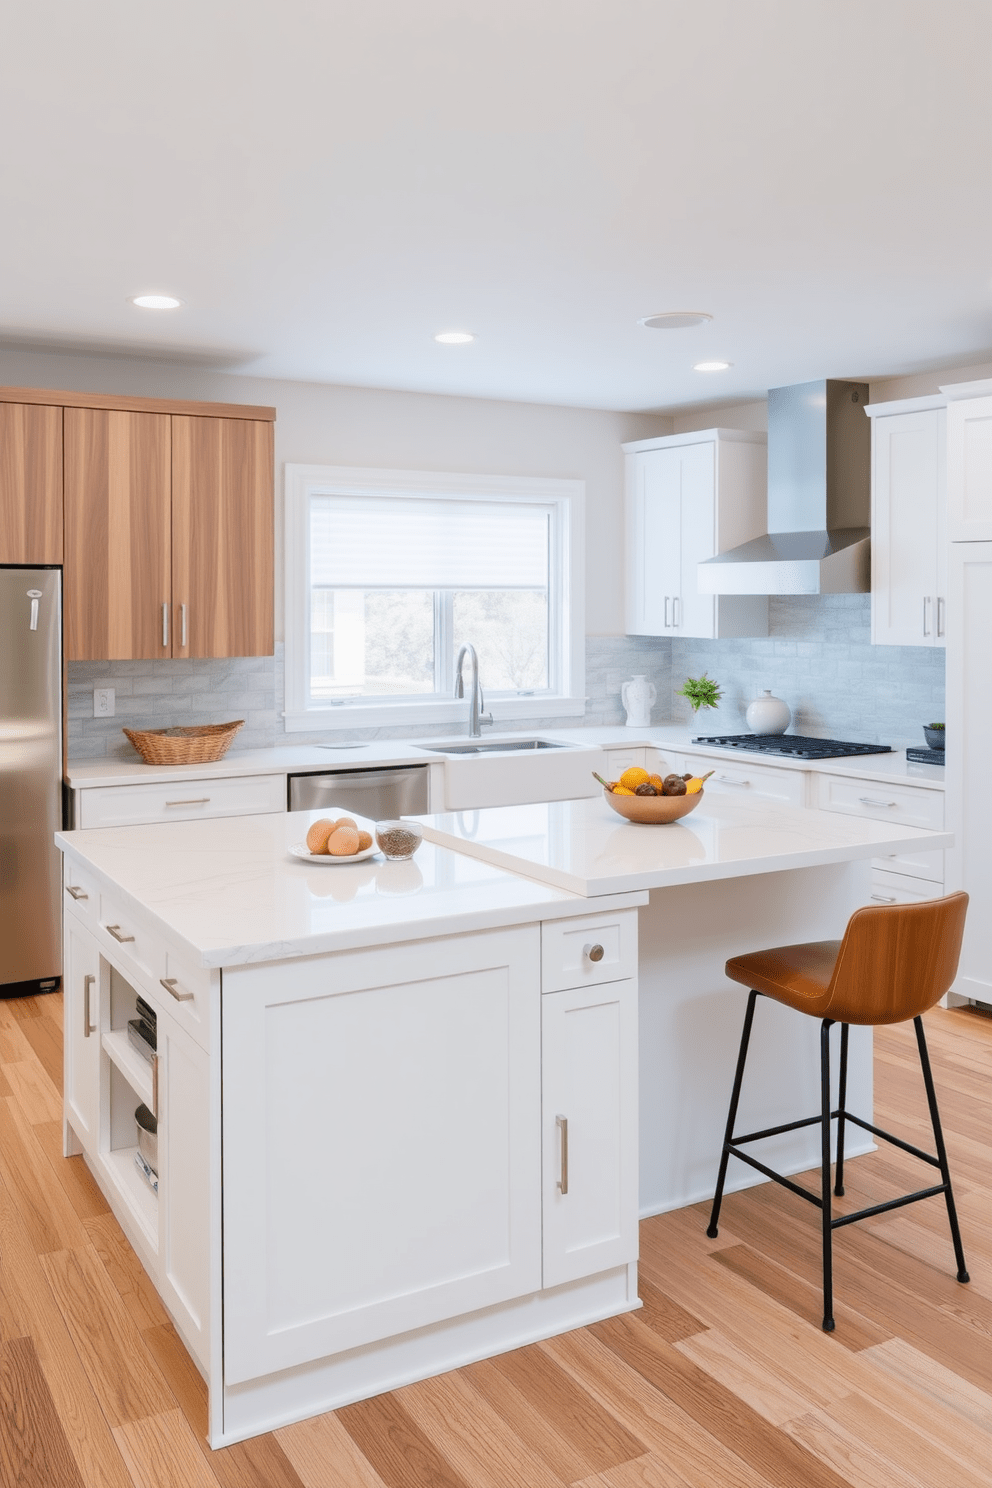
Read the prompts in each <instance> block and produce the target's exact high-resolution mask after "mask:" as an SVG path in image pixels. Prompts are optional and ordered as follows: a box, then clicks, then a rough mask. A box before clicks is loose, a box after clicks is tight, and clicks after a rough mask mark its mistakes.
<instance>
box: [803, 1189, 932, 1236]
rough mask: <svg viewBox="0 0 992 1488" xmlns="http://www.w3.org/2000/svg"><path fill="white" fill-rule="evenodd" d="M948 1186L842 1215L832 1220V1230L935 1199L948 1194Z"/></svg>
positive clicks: (889, 1200) (921, 1191)
mask: <svg viewBox="0 0 992 1488" xmlns="http://www.w3.org/2000/svg"><path fill="white" fill-rule="evenodd" d="M947 1189H948V1185H947V1184H946V1183H938V1184H937V1185H936V1187H935V1188H921V1189H919V1190H918V1191H917V1192H916V1193H911V1194H903V1195H902V1197H901V1198H898V1199H887V1200H886V1201H885V1203H884V1204H873V1205H872V1206H871V1208H870V1209H859V1210H858V1212H857V1213H856V1214H842V1215H840V1216H839V1218H837V1219H834V1220H831V1222H830V1223H831V1228H832V1229H834V1230H836V1229H838V1228H839V1227H840V1226H841V1225H849V1224H853V1223H854V1221H855V1220H856V1219H871V1217H872V1216H873V1215H875V1214H885V1213H886V1211H887V1210H889V1209H901V1208H902V1207H903V1205H904V1204H915V1203H916V1201H917V1200H918V1199H933V1198H936V1196H937V1195H938V1194H946V1193H947Z"/></svg>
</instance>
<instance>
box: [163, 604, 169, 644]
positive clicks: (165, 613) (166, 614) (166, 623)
mask: <svg viewBox="0 0 992 1488" xmlns="http://www.w3.org/2000/svg"><path fill="white" fill-rule="evenodd" d="M168 644H169V606H168V605H167V604H165V603H164V602H163V604H162V645H163V646H167V645H168Z"/></svg>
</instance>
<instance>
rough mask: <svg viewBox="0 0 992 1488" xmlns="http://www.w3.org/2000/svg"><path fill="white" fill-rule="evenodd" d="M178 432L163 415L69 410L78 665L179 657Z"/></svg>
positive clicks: (71, 655) (71, 610)
mask: <svg viewBox="0 0 992 1488" xmlns="http://www.w3.org/2000/svg"><path fill="white" fill-rule="evenodd" d="M171 423H172V420H171V419H170V417H169V415H168V414H160V413H126V412H120V411H116V410H105V409H96V408H67V409H66V410H65V538H66V541H65V549H66V561H65V611H66V620H67V627H66V628H67V645H66V654H67V657H68V659H69V660H70V661H103V660H129V659H132V658H133V659H138V658H151V659H153V658H157V657H168V656H172V655H173V654H174V653H173V649H172V623H171V622H172V616H171V599H172V593H171V590H172V574H171V568H172V510H171V508H172V454H171ZM175 654H179V653H175Z"/></svg>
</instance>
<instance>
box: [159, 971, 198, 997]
mask: <svg viewBox="0 0 992 1488" xmlns="http://www.w3.org/2000/svg"><path fill="white" fill-rule="evenodd" d="M158 980H159V986H161V987H164V988H165V990H166V992H168V994H169V996H170V997H174V998H175V999H176V1001H177V1002H192V1001H193V993H192V992H177V991H176V983H177V982H178V981H179V978H178V977H159V979H158Z"/></svg>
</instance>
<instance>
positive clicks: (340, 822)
mask: <svg viewBox="0 0 992 1488" xmlns="http://www.w3.org/2000/svg"><path fill="white" fill-rule="evenodd" d="M334 825H335V826H336V827H354V829H355V831H356V832H357V831H358V823H357V822H356V820H355V818H354V817H353V816H339V817H338V819H337V821H336V822H335V823H334Z"/></svg>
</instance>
